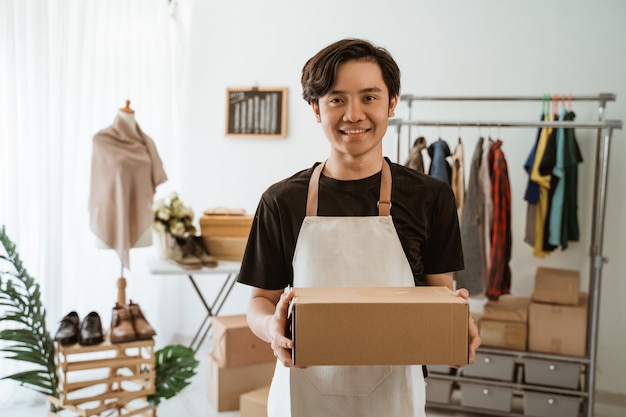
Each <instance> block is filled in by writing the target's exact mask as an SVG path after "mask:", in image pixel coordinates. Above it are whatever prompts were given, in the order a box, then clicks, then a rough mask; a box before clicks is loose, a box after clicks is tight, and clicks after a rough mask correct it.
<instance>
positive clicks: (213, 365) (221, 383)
mask: <svg viewBox="0 0 626 417" xmlns="http://www.w3.org/2000/svg"><path fill="white" fill-rule="evenodd" d="M275 367H276V362H264V363H256V364H252V365H243V366H234V367H230V368H226V367H222V366H219V365H218V363H217V361H216V360H215V359H214V358H213V355H211V354H209V377H208V388H209V391H208V397H209V402H210V403H211V404H213V406H214V407H215V409H216V410H217V411H220V412H221V411H234V410H238V409H239V397H240V396H241V394H244V393H246V392H249V391H252V390H255V389H257V388H261V387H264V386H266V385H269V384H270V383H271V382H272V377H273V376H274V368H275Z"/></svg>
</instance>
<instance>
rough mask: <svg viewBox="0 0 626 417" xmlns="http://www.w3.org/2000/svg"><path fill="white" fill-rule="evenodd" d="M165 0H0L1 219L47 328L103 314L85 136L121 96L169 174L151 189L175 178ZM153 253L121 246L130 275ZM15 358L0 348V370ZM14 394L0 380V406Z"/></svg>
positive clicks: (170, 19)
mask: <svg viewBox="0 0 626 417" xmlns="http://www.w3.org/2000/svg"><path fill="white" fill-rule="evenodd" d="M176 3H177V2H176V1H175V0H172V1H168V0H106V1H103V0H0V187H1V188H0V224H3V225H5V226H6V230H7V233H8V235H9V237H10V238H11V239H12V240H13V242H15V243H16V245H17V250H18V252H19V254H20V257H21V259H22V261H23V262H24V265H25V267H26V269H27V270H28V272H29V273H30V275H31V276H33V277H35V279H36V280H37V281H38V282H39V283H40V285H41V290H42V294H43V296H42V298H43V302H44V306H46V308H47V324H48V329H49V331H50V332H51V334H52V335H54V333H55V332H56V326H57V325H58V322H59V320H60V319H61V318H62V317H63V315H65V314H66V313H68V312H69V311H72V310H75V311H78V313H79V315H80V316H81V317H83V316H84V315H86V314H88V313H89V312H90V311H98V312H100V313H101V316H102V319H103V322H104V323H103V324H104V325H105V326H106V325H108V323H106V321H107V320H110V311H111V308H112V307H113V305H114V303H115V299H116V298H115V297H116V292H117V288H116V282H117V278H118V277H119V276H120V273H122V272H124V271H123V270H122V269H121V263H120V261H119V259H118V258H117V256H116V255H115V253H114V252H113V251H110V250H99V249H97V248H96V246H95V244H94V236H93V234H92V233H91V231H90V230H89V213H88V211H87V200H88V195H89V179H90V166H91V151H92V148H91V139H92V137H93V135H94V134H95V133H96V132H97V131H98V130H100V129H102V128H104V127H107V126H109V125H110V124H111V123H112V122H113V120H114V118H115V116H116V114H117V111H118V109H119V108H120V107H123V106H124V104H125V100H126V99H128V100H131V107H132V108H133V109H134V110H135V118H136V120H137V122H138V123H139V125H140V126H141V127H142V129H143V130H144V132H146V133H147V134H148V135H149V136H151V137H152V138H153V139H154V141H155V143H156V145H157V149H158V151H159V155H160V156H161V159H162V160H163V163H164V167H165V170H166V173H167V174H168V176H169V177H170V181H168V182H167V183H165V184H164V185H163V186H161V187H160V188H159V190H158V191H157V194H160V193H161V192H162V193H163V194H165V193H167V192H169V191H170V189H169V188H170V187H172V188H173V187H175V185H176V184H175V182H174V183H173V182H172V180H171V179H172V178H175V177H176V175H175V171H176V170H177V157H176V153H175V149H176V148H175V146H174V142H175V132H176V129H175V127H174V123H175V120H176V117H175V109H176V86H177V82H176V80H177V79H178V76H177V74H178V73H179V72H180V68H179V66H178V65H179V64H178V63H179V62H181V54H182V48H181V47H180V45H181V44H182V39H181V34H182V31H181V24H180V22H178V21H177V20H178V18H177V14H178V13H179V12H178V10H177V7H178V6H177V4H176ZM163 187H165V188H164V189H163V190H162V189H161V188H163ZM152 250H153V248H146V249H133V250H131V266H130V271H126V272H125V274H126V275H127V276H128V275H131V276H132V275H138V272H137V271H140V272H141V268H142V267H143V266H144V265H143V264H144V262H142V259H143V258H144V257H145V256H147V255H146V253H145V252H146V251H152ZM150 253H152V252H150ZM143 275H146V274H143ZM141 279H144V280H145V279H146V278H141ZM144 284H145V282H143V283H142V282H139V283H137V285H136V286H135V287H134V288H133V287H132V286H131V288H130V290H133V289H134V290H135V293H137V292H139V287H140V286H143V285H144ZM127 291H128V289H127ZM136 298H137V297H136ZM1 312H2V311H1V310H0V313H1ZM19 366H20V364H19V363H14V362H13V361H9V360H6V359H3V357H2V355H0V377H1V376H4V375H7V374H9V373H12V372H15V371H17V370H18V368H19ZM15 393H19V394H20V395H22V393H23V391H22V390H21V389H18V388H17V384H16V383H15V382H13V381H0V405H2V404H3V403H6V402H8V401H15V399H16V394H15ZM20 395H17V397H19V396H20Z"/></svg>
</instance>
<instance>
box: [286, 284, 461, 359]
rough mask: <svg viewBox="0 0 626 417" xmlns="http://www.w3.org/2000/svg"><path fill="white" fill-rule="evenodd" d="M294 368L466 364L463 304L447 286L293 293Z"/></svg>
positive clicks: (299, 291) (301, 290)
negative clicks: (296, 366)
mask: <svg viewBox="0 0 626 417" xmlns="http://www.w3.org/2000/svg"><path fill="white" fill-rule="evenodd" d="M291 309H292V310H291V314H292V332H293V340H294V349H293V352H292V354H293V361H294V364H296V365H302V366H309V365H407V364H423V365H464V364H467V362H468V315H469V305H468V303H467V301H466V300H464V299H463V298H461V297H457V296H456V295H454V293H453V292H452V291H450V290H449V289H448V288H446V287H369V288H296V290H295V297H294V299H293V301H292V305H291Z"/></svg>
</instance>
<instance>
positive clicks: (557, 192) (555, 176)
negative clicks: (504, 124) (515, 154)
mask: <svg viewBox="0 0 626 417" xmlns="http://www.w3.org/2000/svg"><path fill="white" fill-rule="evenodd" d="M566 114H567V109H565V108H562V109H561V110H560V111H559V121H564V120H565V115H566ZM556 131H557V133H556V155H555V161H554V168H552V186H553V187H552V188H553V190H554V191H553V192H552V198H551V199H550V211H549V212H550V216H549V219H550V220H549V228H548V244H549V245H551V246H553V247H558V246H559V245H560V244H561V225H562V221H563V190H564V188H565V178H564V176H565V164H564V161H563V141H564V136H565V133H564V131H565V129H564V128H562V127H560V128H558V129H556Z"/></svg>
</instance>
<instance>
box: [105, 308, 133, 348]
mask: <svg viewBox="0 0 626 417" xmlns="http://www.w3.org/2000/svg"><path fill="white" fill-rule="evenodd" d="M136 339H137V334H136V333H135V328H134V327H133V321H132V317H131V315H130V309H129V308H128V306H126V305H119V304H117V303H115V307H113V312H112V315H111V343H124V342H130V341H133V340H136Z"/></svg>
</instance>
